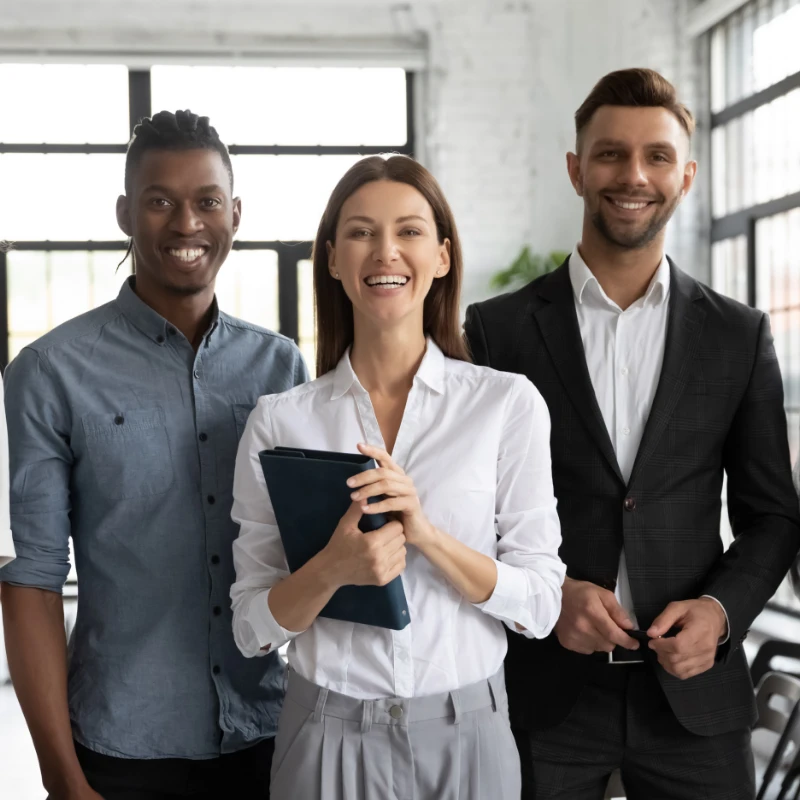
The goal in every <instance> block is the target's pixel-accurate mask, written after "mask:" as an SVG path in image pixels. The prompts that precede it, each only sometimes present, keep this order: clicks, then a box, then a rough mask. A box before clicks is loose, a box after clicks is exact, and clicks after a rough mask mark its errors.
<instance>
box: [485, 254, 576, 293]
mask: <svg viewBox="0 0 800 800" xmlns="http://www.w3.org/2000/svg"><path fill="white" fill-rule="evenodd" d="M568 255H569V252H567V251H566V250H553V251H552V252H550V253H548V254H547V255H540V254H538V253H532V252H531V249H530V247H528V246H527V245H525V247H523V248H522V251H521V252H520V254H519V255H518V256H517V257H516V258H515V259H514V260H513V261H512V262H511V264H510V265H509V266H508V267H506V268H505V269H503V270H500V272H496V273H495V274H494V275H492V279H491V283H490V286H491V288H492V289H509V288H511V289H518V288H519V287H521V286H524V285H525V284H526V283H530V282H531V281H532V280H533V279H534V278H538V277H539V276H540V275H546V274H547V273H548V272H552V271H553V270H554V269H556V267H559V266H561V264H562V263H563V262H564V259H565V258H566V257H567V256H568Z"/></svg>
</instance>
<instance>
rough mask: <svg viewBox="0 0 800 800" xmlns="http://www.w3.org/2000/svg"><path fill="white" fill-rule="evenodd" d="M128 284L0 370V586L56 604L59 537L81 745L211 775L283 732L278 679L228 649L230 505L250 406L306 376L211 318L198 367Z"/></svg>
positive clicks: (275, 663)
mask: <svg viewBox="0 0 800 800" xmlns="http://www.w3.org/2000/svg"><path fill="white" fill-rule="evenodd" d="M132 281H133V279H129V280H128V281H126V283H125V284H124V285H123V287H122V291H121V292H120V294H119V297H118V298H117V299H116V300H115V301H113V302H111V303H108V304H107V305H104V306H102V307H100V308H98V309H96V310H94V311H90V312H89V313H87V314H83V315H82V316H79V317H77V318H75V319H73V320H71V321H69V322H67V323H65V324H64V325H61V326H59V327H58V328H56V329H55V330H53V331H51V332H50V333H48V334H47V335H46V336H43V337H42V338H41V339H39V340H37V341H36V342H34V343H33V344H32V345H30V346H29V347H26V348H25V349H24V350H23V351H22V352H21V353H20V354H19V356H17V358H15V359H14V361H13V362H12V363H11V364H10V365H9V367H8V369H7V370H6V375H5V382H6V408H7V414H8V428H9V434H10V451H11V528H12V531H13V534H14V544H15V546H16V549H17V559H16V561H13V562H11V563H10V564H9V565H8V566H6V567H4V568H3V569H1V570H0V580H2V581H7V582H9V583H13V584H16V585H20V586H35V587H39V588H42V589H47V590H50V591H53V592H61V591H62V587H63V585H64V582H65V580H66V578H67V574H68V570H69V564H68V553H69V549H68V548H69V537H70V536H71V537H72V540H73V546H74V551H75V566H76V569H77V572H78V594H79V597H78V616H77V622H76V625H75V628H74V631H73V634H72V637H71V640H70V645H69V708H70V715H71V719H72V727H73V734H74V736H75V738H76V739H77V741H78V742H80V743H81V744H83V745H85V746H86V747H89V748H91V749H92V750H96V751H97V752H100V753H104V754H106V755H111V756H121V757H128V758H166V757H179V758H194V759H202V758H212V757H215V756H218V755H219V754H220V753H228V752H233V751H236V750H239V749H242V748H243V747H246V746H248V745H250V744H253V743H255V742H256V741H258V740H259V739H262V738H264V737H268V736H274V735H275V732H276V729H277V723H278V716H279V713H280V708H281V703H282V699H283V679H284V668H283V666H282V662H281V661H280V658H279V656H278V654H277V653H271V654H269V655H266V656H264V657H263V658H255V659H246V658H244V657H243V656H242V655H241V654H240V653H239V651H238V650H237V648H236V646H235V644H234V641H233V634H232V627H231V625H232V618H231V609H230V599H229V591H230V587H231V583H232V582H233V580H234V569H233V557H232V544H233V541H234V539H235V538H236V536H237V533H238V526H237V525H235V524H234V523H233V522H232V520H231V517H230V510H231V504H232V496H231V490H232V486H233V469H234V461H235V458H236V448H237V444H238V441H239V437H240V436H241V433H242V431H243V430H244V426H245V423H246V421H247V417H248V415H249V413H250V410H251V409H252V408H253V406H254V405H255V403H256V401H257V399H258V397H259V396H260V395H263V394H271V393H273V392H282V391H285V390H287V389H289V388H291V387H292V386H295V385H296V384H298V383H302V382H304V381H305V380H307V372H306V368H305V364H304V362H303V359H302V357H301V355H300V352H299V350H298V349H297V348H296V347H295V345H294V344H293V343H292V342H291V341H289V340H288V339H286V338H284V337H282V336H279V335H278V334H275V333H271V332H269V331H266V330H263V329H262V328H258V327H256V326H255V325H250V324H248V323H246V322H242V321H240V320H238V319H234V318H232V317H229V316H227V315H226V314H223V313H221V312H216V310H215V313H214V319H213V321H212V324H211V326H210V328H209V330H208V332H207V333H206V335H205V337H204V339H203V342H202V344H201V346H200V348H199V350H198V352H197V354H195V352H194V350H193V349H192V347H191V345H190V343H189V342H188V341H187V339H186V338H185V337H184V336H183V335H182V334H181V333H180V332H179V331H177V330H176V329H175V328H174V327H172V326H171V325H170V324H169V323H168V322H167V321H166V320H165V319H164V318H163V317H161V316H160V315H159V314H157V313H156V312H155V311H154V310H153V309H151V308H150V307H149V306H148V305H146V304H145V303H144V302H142V301H141V300H140V299H139V298H138V297H137V296H136V294H135V292H134V291H133V288H132ZM215 309H216V306H215Z"/></svg>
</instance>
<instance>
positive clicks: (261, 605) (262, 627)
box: [245, 589, 303, 653]
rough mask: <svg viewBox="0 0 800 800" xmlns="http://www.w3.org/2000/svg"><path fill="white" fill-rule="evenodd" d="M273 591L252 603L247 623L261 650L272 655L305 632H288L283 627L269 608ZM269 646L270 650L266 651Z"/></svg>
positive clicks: (260, 596) (258, 597)
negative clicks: (270, 594) (270, 595)
mask: <svg viewBox="0 0 800 800" xmlns="http://www.w3.org/2000/svg"><path fill="white" fill-rule="evenodd" d="M271 591H272V590H271V589H267V590H265V591H263V592H259V593H258V594H257V595H255V596H254V597H253V598H252V599H251V601H250V608H248V609H247V614H246V616H245V621H246V622H247V623H248V624H249V625H250V627H251V628H252V629H253V633H254V634H255V637H256V641H257V642H258V646H259V648H260V649H261V650H262V651H263V652H264V653H268V652H269V653H271V652H272V651H273V650H277V649H278V648H279V647H280V646H281V645H284V644H286V642H290V641H291V640H292V639H294V637H295V636H299V635H300V634H301V633H303V631H287V630H286V628H283V627H281V626H280V625H279V624H278V622H277V620H276V619H275V617H274V616H272V611H271V610H270V607H269V593H270V592H271ZM267 645H269V649H268V650H264V648H265V647H267Z"/></svg>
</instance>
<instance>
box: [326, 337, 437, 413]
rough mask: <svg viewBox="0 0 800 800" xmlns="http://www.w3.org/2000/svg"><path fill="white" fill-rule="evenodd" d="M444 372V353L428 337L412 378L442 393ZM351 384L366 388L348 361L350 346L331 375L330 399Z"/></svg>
mask: <svg viewBox="0 0 800 800" xmlns="http://www.w3.org/2000/svg"><path fill="white" fill-rule="evenodd" d="M444 372H445V356H444V353H443V352H442V351H441V350H440V349H439V347H438V345H437V344H436V342H434V341H433V339H431V338H430V337H428V340H427V348H426V349H425V355H424V356H423V358H422V363H421V364H420V365H419V369H418V370H417V374H416V375H415V376H414V380H415V381H417V380H419V381H422V383H424V384H425V385H426V386H427V387H428V388H429V389H431V390H432V391H434V392H436V394H442V393H443V392H444ZM351 386H355V387H356V391H359V392H366V389H364V387H363V386H362V385H361V382H360V381H359V380H358V376H357V375H356V373H355V372H354V371H353V366H352V364H351V363H350V348H349V347H348V348H347V351H346V352H345V354H344V355H343V356H342V357H341V359H340V360H339V363H338V364H337V365H336V370H335V372H334V376H333V391H332V392H331V400H338V399H339V398H340V397H342V396H343V395H344V394H346V393H347V392H348V391H349V390H350V387H351Z"/></svg>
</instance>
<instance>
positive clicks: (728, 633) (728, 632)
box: [701, 594, 731, 646]
mask: <svg viewBox="0 0 800 800" xmlns="http://www.w3.org/2000/svg"><path fill="white" fill-rule="evenodd" d="M701 597H708V598H709V599H710V600H713V601H714V602H715V603H716V604H717V605H718V606H719V607H720V608H721V609H722V613H723V614H724V615H725V638H724V639H720V640H719V642H717V646H719V645H721V644H725V642H727V641H728V639H730V638H731V621H730V620H729V619H728V612H727V611H726V610H725V606H724V605H722V603H720V601H719V600H717V598H716V597H714V596H713V595H710V594H704V595H701Z"/></svg>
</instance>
